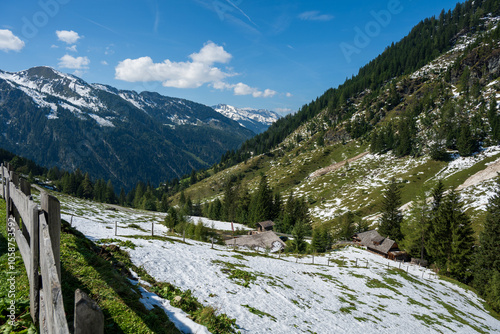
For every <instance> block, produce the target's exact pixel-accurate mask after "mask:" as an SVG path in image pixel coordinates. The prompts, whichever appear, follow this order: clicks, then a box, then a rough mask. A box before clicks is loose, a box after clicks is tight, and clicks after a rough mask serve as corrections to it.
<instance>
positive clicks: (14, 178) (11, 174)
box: [10, 171, 19, 187]
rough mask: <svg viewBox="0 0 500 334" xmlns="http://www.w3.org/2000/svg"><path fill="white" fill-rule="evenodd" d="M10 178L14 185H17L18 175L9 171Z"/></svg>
mask: <svg viewBox="0 0 500 334" xmlns="http://www.w3.org/2000/svg"><path fill="white" fill-rule="evenodd" d="M10 180H11V181H12V182H14V184H15V185H16V187H19V175H17V173H14V172H13V171H10Z"/></svg>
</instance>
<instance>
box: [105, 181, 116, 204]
mask: <svg viewBox="0 0 500 334" xmlns="http://www.w3.org/2000/svg"><path fill="white" fill-rule="evenodd" d="M115 197H116V195H115V189H114V187H113V183H111V180H108V183H107V184H106V199H105V202H106V203H110V204H114V203H115Z"/></svg>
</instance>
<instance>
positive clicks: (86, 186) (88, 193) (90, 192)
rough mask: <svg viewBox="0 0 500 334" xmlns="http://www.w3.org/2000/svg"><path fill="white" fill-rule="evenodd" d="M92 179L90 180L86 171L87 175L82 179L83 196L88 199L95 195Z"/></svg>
mask: <svg viewBox="0 0 500 334" xmlns="http://www.w3.org/2000/svg"><path fill="white" fill-rule="evenodd" d="M93 188H94V187H93V185H92V181H90V175H89V173H85V177H84V179H83V181H82V196H83V198H86V199H91V198H93V197H94V189H93Z"/></svg>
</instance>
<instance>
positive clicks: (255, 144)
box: [221, 0, 500, 167]
mask: <svg viewBox="0 0 500 334" xmlns="http://www.w3.org/2000/svg"><path fill="white" fill-rule="evenodd" d="M498 15H500V3H499V1H498V0H483V1H472V0H470V1H466V2H464V3H458V4H457V6H456V7H455V9H454V10H450V11H448V12H446V11H444V10H443V11H442V12H441V14H440V15H439V17H431V18H428V19H425V20H423V21H421V22H420V23H419V24H417V25H416V26H415V27H414V28H413V29H412V30H411V31H410V32H409V34H408V35H407V36H406V37H404V38H403V39H402V40H401V41H399V42H397V43H393V44H392V45H390V46H388V47H387V48H386V50H385V51H384V52H383V53H382V54H381V55H379V56H378V57H376V58H375V59H373V60H372V61H371V62H369V63H368V64H366V65H365V66H363V67H362V68H361V69H360V70H359V73H358V74H357V75H356V76H353V77H352V78H350V79H347V80H346V81H345V82H344V83H343V84H342V85H340V86H339V87H337V88H331V89H328V90H327V91H326V92H325V93H324V94H323V95H322V96H320V97H318V98H317V99H316V100H313V101H312V102H311V103H309V104H307V105H304V106H303V107H302V108H301V109H300V110H299V111H298V112H297V113H296V114H292V115H287V116H286V117H284V118H282V119H280V120H278V121H277V122H276V123H274V124H273V125H272V126H271V127H270V128H269V130H267V131H266V132H264V133H262V134H260V135H258V136H256V137H254V138H252V139H251V140H248V141H247V142H245V143H244V144H243V145H242V146H241V148H240V149H239V150H237V151H235V152H232V153H231V154H228V155H226V156H225V158H224V160H223V161H222V162H221V166H222V167H224V166H231V165H233V164H235V163H238V162H241V161H244V160H245V159H247V158H249V157H250V156H252V155H253V154H261V153H265V152H268V151H270V150H271V149H272V148H274V147H276V145H278V144H279V143H281V142H282V141H283V140H284V139H285V138H286V137H287V136H289V135H290V134H291V133H292V132H293V131H295V130H296V129H297V128H298V127H299V126H301V125H303V124H305V123H306V122H307V121H310V120H311V119H313V118H315V117H316V116H317V115H318V114H319V113H320V112H322V111H324V110H325V109H327V110H328V111H329V114H330V119H332V120H333V121H334V123H335V124H339V123H342V122H343V121H345V120H347V119H349V118H350V117H351V116H352V115H353V113H354V109H353V108H348V106H352V103H350V102H352V101H353V99H355V98H356V97H357V96H359V95H360V94H363V96H365V95H367V97H366V99H365V100H366V101H368V99H370V97H371V99H372V100H373V98H374V97H376V96H379V95H380V92H381V90H382V89H385V87H386V85H387V83H388V82H389V81H391V80H393V79H395V78H398V77H400V76H403V75H410V74H411V73H413V72H415V71H416V70H418V69H419V68H421V67H423V66H424V65H426V64H428V63H429V62H431V61H432V60H434V59H436V58H437V57H438V56H440V55H441V54H443V53H445V52H446V51H449V50H451V49H452V48H453V47H454V46H455V45H456V44H457V42H459V39H460V38H461V36H466V35H470V34H475V33H482V32H488V31H489V30H490V29H491V27H492V26H491V24H493V26H494V23H492V22H491V21H490V20H487V19H486V18H487V17H496V16H498ZM485 22H487V23H488V24H485ZM494 34H495V36H498V32H496V33H494ZM492 38H496V37H494V36H492ZM332 66H333V65H332ZM390 103H391V102H390V101H386V104H387V105H388V106H389V107H390ZM393 103H394V101H393ZM377 107H379V108H381V107H382V106H377Z"/></svg>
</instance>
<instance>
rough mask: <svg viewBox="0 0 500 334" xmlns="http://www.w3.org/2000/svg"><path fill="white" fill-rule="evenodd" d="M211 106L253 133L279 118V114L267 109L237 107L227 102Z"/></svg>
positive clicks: (263, 129) (260, 130)
mask: <svg viewBox="0 0 500 334" xmlns="http://www.w3.org/2000/svg"><path fill="white" fill-rule="evenodd" d="M212 108H213V109H214V110H215V111H217V112H218V113H220V114H222V115H224V116H225V117H227V118H230V119H232V120H234V121H237V122H238V123H239V124H240V125H241V126H244V127H246V128H248V129H250V130H252V131H253V132H255V133H262V132H264V131H265V130H266V129H267V128H268V127H269V126H270V125H271V124H273V123H274V122H276V121H277V120H278V119H279V118H280V115H278V114H277V113H275V112H274V111H269V110H267V109H253V108H237V107H234V106H230V105H227V104H218V105H216V106H213V107H212Z"/></svg>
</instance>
